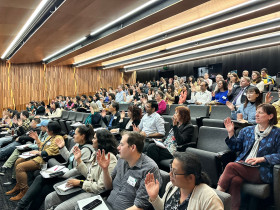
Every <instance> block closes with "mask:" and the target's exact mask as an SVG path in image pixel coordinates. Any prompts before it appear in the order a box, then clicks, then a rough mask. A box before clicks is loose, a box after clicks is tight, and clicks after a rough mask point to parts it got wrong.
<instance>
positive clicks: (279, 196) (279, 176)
mask: <svg viewBox="0 0 280 210" xmlns="http://www.w3.org/2000/svg"><path fill="white" fill-rule="evenodd" d="M279 192H280V165H274V167H273V196H274V204H275V207H276V209H280V193H279Z"/></svg>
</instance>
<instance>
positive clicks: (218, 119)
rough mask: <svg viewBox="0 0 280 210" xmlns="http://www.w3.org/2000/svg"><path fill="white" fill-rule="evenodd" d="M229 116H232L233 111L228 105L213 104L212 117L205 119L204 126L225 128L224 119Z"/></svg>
mask: <svg viewBox="0 0 280 210" xmlns="http://www.w3.org/2000/svg"><path fill="white" fill-rule="evenodd" d="M227 117H231V111H230V109H229V108H228V107H227V106H225V105H217V106H211V113H210V117H209V119H207V118H205V119H203V121H202V122H203V126H209V127H218V128H224V120H225V119H226V118H227Z"/></svg>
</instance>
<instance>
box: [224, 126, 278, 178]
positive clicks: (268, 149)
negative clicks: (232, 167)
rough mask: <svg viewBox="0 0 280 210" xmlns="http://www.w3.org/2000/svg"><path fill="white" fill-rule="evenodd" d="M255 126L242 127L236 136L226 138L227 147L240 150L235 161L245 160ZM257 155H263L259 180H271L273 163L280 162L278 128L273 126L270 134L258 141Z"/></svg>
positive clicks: (251, 142) (252, 140) (235, 150)
mask: <svg viewBox="0 0 280 210" xmlns="http://www.w3.org/2000/svg"><path fill="white" fill-rule="evenodd" d="M254 130H255V126H248V127H246V128H243V129H242V130H241V131H240V132H239V135H238V137H235V136H233V137H231V138H230V139H229V138H228V137H227V138H226V140H225V141H226V143H227V145H228V147H229V148H230V149H231V150H232V151H234V152H240V154H239V155H238V157H237V159H236V161H239V160H245V159H246V157H247V156H248V155H249V153H250V151H251V149H252V147H253V145H254V142H255V133H254ZM257 157H265V159H266V162H264V163H261V164H260V165H261V166H260V167H259V170H260V176H261V180H262V181H263V182H265V183H272V182H273V165H276V164H280V129H279V128H277V127H275V126H274V127H273V128H272V130H271V132H270V134H269V135H268V136H266V137H265V138H263V139H262V140H261V141H260V143H259V150H258V153H257Z"/></svg>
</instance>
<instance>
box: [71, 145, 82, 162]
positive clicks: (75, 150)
mask: <svg viewBox="0 0 280 210" xmlns="http://www.w3.org/2000/svg"><path fill="white" fill-rule="evenodd" d="M73 154H74V158H75V160H79V159H81V157H82V153H81V150H80V149H79V147H77V146H74V148H73Z"/></svg>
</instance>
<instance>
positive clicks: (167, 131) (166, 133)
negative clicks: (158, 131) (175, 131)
mask: <svg viewBox="0 0 280 210" xmlns="http://www.w3.org/2000/svg"><path fill="white" fill-rule="evenodd" d="M164 129H165V136H167V135H168V133H169V131H170V123H169V122H164Z"/></svg>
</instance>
